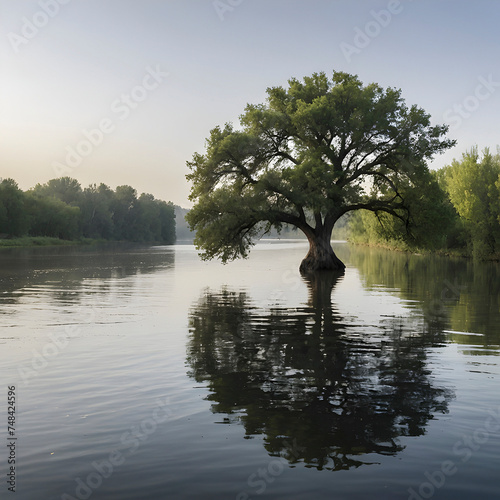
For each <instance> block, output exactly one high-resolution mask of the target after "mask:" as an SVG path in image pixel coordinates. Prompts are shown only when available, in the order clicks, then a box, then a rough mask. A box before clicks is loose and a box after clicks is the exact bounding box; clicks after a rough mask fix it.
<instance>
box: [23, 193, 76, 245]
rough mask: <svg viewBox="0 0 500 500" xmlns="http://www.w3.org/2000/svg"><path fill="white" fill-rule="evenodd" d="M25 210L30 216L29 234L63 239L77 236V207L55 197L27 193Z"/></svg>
mask: <svg viewBox="0 0 500 500" xmlns="http://www.w3.org/2000/svg"><path fill="white" fill-rule="evenodd" d="M26 211H27V213H28V216H29V218H30V230H29V233H30V235H31V236H51V237H53V238H61V239H63V240H71V239H76V238H77V237H78V236H79V233H78V223H79V220H80V208H79V207H72V206H70V205H68V204H66V203H64V201H61V200H59V199H57V198H51V197H41V196H37V195H36V194H34V193H29V194H28V195H27V196H26Z"/></svg>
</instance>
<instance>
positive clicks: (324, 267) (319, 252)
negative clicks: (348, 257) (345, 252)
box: [299, 238, 345, 274]
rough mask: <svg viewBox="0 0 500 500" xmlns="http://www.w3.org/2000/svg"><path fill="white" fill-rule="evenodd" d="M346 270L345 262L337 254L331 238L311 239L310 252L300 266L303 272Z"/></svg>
mask: <svg viewBox="0 0 500 500" xmlns="http://www.w3.org/2000/svg"><path fill="white" fill-rule="evenodd" d="M344 270H345V264H344V263H343V262H342V261H341V260H340V259H339V258H338V257H337V256H336V255H335V252H334V251H333V249H332V246H331V244H330V241H329V240H326V239H320V238H317V239H310V240H309V252H307V255H306V256H305V258H304V260H303V261H302V262H301V264H300V267H299V271H300V273H301V274H309V273H314V272H316V271H338V272H343V271H344Z"/></svg>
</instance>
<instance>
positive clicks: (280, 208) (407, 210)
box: [187, 72, 454, 272]
mask: <svg viewBox="0 0 500 500" xmlns="http://www.w3.org/2000/svg"><path fill="white" fill-rule="evenodd" d="M267 95H268V97H267V101H266V102H265V103H264V104H257V105H253V104H248V105H247V106H246V108H245V111H244V113H243V114H242V115H241V117H240V127H239V128H235V127H234V126H233V125H232V124H229V123H228V124H226V125H225V126H224V127H215V128H214V129H213V130H212V131H211V132H210V136H209V137H208V139H207V146H206V152H205V154H198V153H196V154H194V156H193V159H192V161H191V162H188V166H189V168H190V170H191V172H190V173H189V174H188V175H187V178H188V180H190V181H191V182H192V189H191V194H190V199H191V200H192V201H194V202H195V204H194V207H193V209H192V210H191V211H190V212H189V214H188V215H187V220H188V222H189V224H190V226H191V228H192V229H194V230H196V231H197V233H196V238H195V244H196V245H197V247H198V249H199V250H200V251H201V255H202V257H203V258H205V259H211V258H214V257H218V258H220V259H221V260H222V261H223V262H227V261H229V260H232V259H235V258H238V257H245V256H247V255H248V252H249V249H250V247H251V246H252V245H253V242H254V240H255V238H256V237H258V236H259V235H262V233H263V232H265V231H268V230H270V229H271V228H272V227H275V228H277V229H280V228H281V227H282V226H283V225H284V224H290V225H293V226H295V227H297V228H298V229H300V230H301V231H302V232H303V233H304V234H305V235H306V236H307V238H308V240H309V243H310V249H309V253H308V255H307V256H306V258H305V259H304V260H303V261H302V264H301V267H300V269H301V271H302V272H308V271H315V270H318V269H337V270H338V269H343V268H344V267H345V266H344V265H343V263H342V262H341V261H340V260H339V259H338V258H337V257H336V256H335V254H334V252H333V250H332V248H331V245H330V236H331V232H332V229H333V227H334V225H335V223H336V222H337V221H338V220H339V219H340V218H341V217H342V216H343V215H344V214H347V213H349V212H352V211H354V210H361V209H364V210H369V211H371V212H374V213H376V214H377V215H378V214H383V213H385V214H389V215H391V216H393V217H396V218H398V219H399V220H400V221H402V223H403V225H404V227H405V228H408V227H409V226H411V223H412V218H411V207H410V205H411V203H409V199H410V198H414V197H415V194H414V191H415V189H419V188H420V186H421V185H422V184H426V183H427V182H429V179H428V177H429V171H428V168H427V166H426V162H427V161H428V160H430V159H431V158H432V157H433V156H434V155H435V154H437V153H441V152H443V151H444V150H446V149H447V148H449V147H451V146H452V145H453V144H454V142H453V141H451V140H448V139H445V138H444V135H445V134H446V132H447V130H448V127H447V126H446V125H431V121H430V116H429V115H428V114H427V113H426V112H425V111H424V110H423V109H421V108H419V107H417V106H415V105H414V106H411V107H408V106H407V105H406V104H405V102H404V100H403V98H402V97H401V91H400V90H397V89H394V88H387V89H383V88H382V87H380V86H379V85H377V84H375V83H372V84H369V85H366V86H364V85H363V84H362V83H361V81H360V80H359V79H358V77H357V76H354V75H350V74H347V73H343V72H334V73H333V76H332V78H331V79H329V78H328V77H327V76H326V74H325V73H315V74H313V75H312V76H310V77H305V78H304V79H303V81H299V80H297V79H291V80H289V82H288V88H283V87H272V88H268V89H267Z"/></svg>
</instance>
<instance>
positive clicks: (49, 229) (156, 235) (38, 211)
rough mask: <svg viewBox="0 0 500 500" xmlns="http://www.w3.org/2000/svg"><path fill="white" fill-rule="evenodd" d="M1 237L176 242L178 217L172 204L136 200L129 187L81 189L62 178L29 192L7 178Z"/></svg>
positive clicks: (1, 191) (0, 208)
mask: <svg viewBox="0 0 500 500" xmlns="http://www.w3.org/2000/svg"><path fill="white" fill-rule="evenodd" d="M0 234H1V235H3V236H7V237H9V238H12V237H17V236H24V235H29V236H32V237H42V236H46V237H52V238H61V239H65V240H70V239H80V240H81V239H82V238H93V239H115V240H127V241H136V242H148V243H150V242H157V243H166V244H172V243H174V242H175V213H174V206H173V205H172V203H166V202H164V201H162V200H156V199H155V198H154V197H153V195H150V194H144V193H143V194H141V195H140V196H139V198H137V192H136V191H135V189H134V188H132V187H130V186H118V187H117V188H116V190H115V191H113V190H112V189H110V188H109V187H108V186H106V185H105V184H100V185H99V186H97V185H95V184H92V185H90V186H89V187H87V188H85V189H84V190H82V188H81V186H80V184H79V182H78V181H76V180H75V179H71V178H69V177H61V178H60V179H52V180H50V181H49V182H47V183H46V184H37V185H36V186H35V187H34V188H33V189H31V190H29V191H27V192H26V193H24V192H23V191H21V190H20V189H19V188H18V187H17V184H16V183H15V182H14V181H13V180H12V179H5V180H3V181H2V182H1V183H0ZM18 241H21V240H18Z"/></svg>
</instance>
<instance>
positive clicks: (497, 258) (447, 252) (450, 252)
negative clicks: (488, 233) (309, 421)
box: [347, 238, 500, 262]
mask: <svg viewBox="0 0 500 500" xmlns="http://www.w3.org/2000/svg"><path fill="white" fill-rule="evenodd" d="M347 242H348V243H349V244H351V245H359V246H363V247H370V248H383V249H385V250H392V251H394V252H402V253H408V254H412V255H440V256H443V257H455V258H461V259H473V258H474V257H473V256H472V255H471V254H470V252H468V251H467V250H466V249H460V248H454V249H436V250H429V249H421V248H413V249H412V248H404V247H400V246H394V245H391V244H390V243H387V244H384V243H367V242H364V241H353V240H350V239H349V238H348V239H347ZM480 260H482V261H484V262H500V254H499V253H495V254H491V255H488V256H486V257H483V258H482V259H480Z"/></svg>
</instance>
